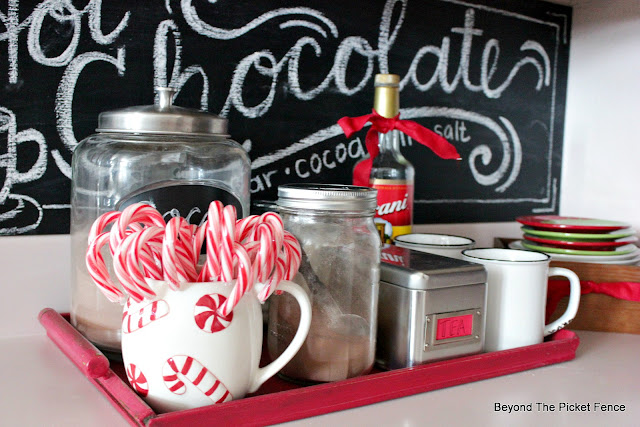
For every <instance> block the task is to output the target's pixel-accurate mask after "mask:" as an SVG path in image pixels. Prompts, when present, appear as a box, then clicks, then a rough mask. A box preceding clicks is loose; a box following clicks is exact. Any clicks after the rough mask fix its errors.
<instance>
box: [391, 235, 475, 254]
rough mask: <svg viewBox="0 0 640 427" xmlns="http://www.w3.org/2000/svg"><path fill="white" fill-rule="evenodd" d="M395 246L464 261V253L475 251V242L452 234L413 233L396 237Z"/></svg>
mask: <svg viewBox="0 0 640 427" xmlns="http://www.w3.org/2000/svg"><path fill="white" fill-rule="evenodd" d="M393 243H394V245H396V246H399V247H401V248H405V249H413V250H415V251H420V252H428V253H431V254H436V255H442V256H446V257H449V258H457V259H462V253H461V252H462V251H463V250H465V249H473V248H474V247H475V245H476V242H475V240H473V239H470V238H468V237H462V236H453V235H450V234H433V233H411V234H402V235H400V236H396V237H395V238H394V241H393Z"/></svg>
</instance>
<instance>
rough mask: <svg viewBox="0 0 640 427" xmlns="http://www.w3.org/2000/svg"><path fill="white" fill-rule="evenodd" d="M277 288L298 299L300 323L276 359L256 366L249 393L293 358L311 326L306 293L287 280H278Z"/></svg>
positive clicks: (309, 304)
mask: <svg viewBox="0 0 640 427" xmlns="http://www.w3.org/2000/svg"><path fill="white" fill-rule="evenodd" d="M278 290H279V291H284V292H287V293H289V294H291V295H292V296H293V297H294V298H295V299H296V301H298V305H299V306H300V324H299V325H298V331H297V332H296V335H295V336H294V337H293V340H292V341H291V344H289V347H287V348H286V350H285V351H284V352H283V353H282V354H281V355H280V356H279V357H278V358H277V359H276V360H274V361H273V362H271V363H269V364H268V365H267V366H265V367H263V368H258V371H257V373H256V376H255V377H254V379H253V381H252V383H251V387H250V388H249V393H253V392H254V391H256V390H257V389H258V387H260V386H261V385H262V383H264V382H265V381H266V380H268V379H269V378H271V377H272V376H274V375H275V374H276V373H278V371H280V369H282V368H284V365H286V364H287V363H289V361H290V360H291V359H293V356H295V355H296V353H298V350H300V347H302V344H304V340H305V339H306V338H307V334H308V333H309V327H310V326H311V301H309V296H308V295H307V293H306V292H305V291H304V290H303V289H302V288H301V287H300V286H298V285H297V284H295V283H293V282H290V281H287V280H283V281H282V282H280V284H279V285H278Z"/></svg>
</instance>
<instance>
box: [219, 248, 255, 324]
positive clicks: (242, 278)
mask: <svg viewBox="0 0 640 427" xmlns="http://www.w3.org/2000/svg"><path fill="white" fill-rule="evenodd" d="M234 259H236V260H237V261H238V275H237V277H238V278H237V280H236V284H235V286H234V287H233V289H232V290H231V293H230V294H229V296H228V297H227V300H226V301H225V302H223V303H222V304H221V305H220V307H219V308H218V313H220V315H221V316H229V314H231V311H232V310H233V308H234V307H235V306H236V305H237V304H238V302H239V301H240V298H242V296H243V295H244V294H245V293H246V292H247V290H249V288H250V286H251V285H252V283H251V278H252V274H253V273H252V271H251V259H250V258H249V254H247V251H246V250H245V249H244V247H243V246H242V245H241V244H240V243H235V244H234Z"/></svg>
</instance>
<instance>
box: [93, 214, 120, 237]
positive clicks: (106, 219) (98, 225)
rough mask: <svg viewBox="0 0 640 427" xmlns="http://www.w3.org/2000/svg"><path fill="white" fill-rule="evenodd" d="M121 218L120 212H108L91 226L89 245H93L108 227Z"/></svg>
mask: <svg viewBox="0 0 640 427" xmlns="http://www.w3.org/2000/svg"><path fill="white" fill-rule="evenodd" d="M118 218H120V212H119V211H113V212H107V213H104V214H102V215H100V216H99V217H98V219H96V220H95V221H94V223H93V224H92V225H91V229H90V230H89V243H91V242H92V241H93V240H94V239H95V238H96V237H97V236H98V235H99V234H102V232H103V231H104V229H105V228H106V227H107V225H109V224H111V223H112V222H114V221H116V220H117V219H118Z"/></svg>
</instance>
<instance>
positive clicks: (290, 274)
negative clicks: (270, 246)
mask: <svg viewBox="0 0 640 427" xmlns="http://www.w3.org/2000/svg"><path fill="white" fill-rule="evenodd" d="M284 249H285V251H286V253H287V270H286V272H285V275H284V280H293V278H294V277H295V275H296V274H297V273H298V269H299V268H300V262H301V260H302V249H301V248H300V242H298V239H296V238H295V236H294V235H293V234H291V233H289V232H288V231H285V232H284Z"/></svg>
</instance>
